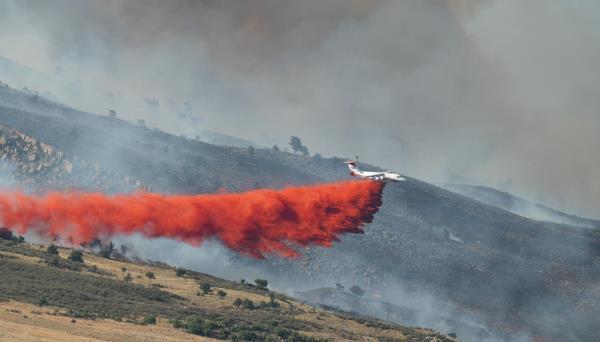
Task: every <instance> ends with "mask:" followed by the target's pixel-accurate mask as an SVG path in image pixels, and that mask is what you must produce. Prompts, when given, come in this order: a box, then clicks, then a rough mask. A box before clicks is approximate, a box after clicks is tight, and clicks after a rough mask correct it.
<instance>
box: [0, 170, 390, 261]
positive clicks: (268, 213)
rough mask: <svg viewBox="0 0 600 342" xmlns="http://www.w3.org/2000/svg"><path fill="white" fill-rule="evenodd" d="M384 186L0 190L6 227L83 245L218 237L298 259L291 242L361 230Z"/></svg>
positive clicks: (326, 239) (258, 253) (256, 251)
mask: <svg viewBox="0 0 600 342" xmlns="http://www.w3.org/2000/svg"><path fill="white" fill-rule="evenodd" d="M382 190H383V184H381V183H376V182H367V181H346V182H338V183H331V184H324V185H316V186H305V187H292V188H287V189H283V190H279V191H276V190H255V191H249V192H244V193H236V194H210V195H161V194H156V193H144V192H140V193H135V194H130V195H115V196H107V195H104V194H101V193H78V192H70V193H59V192H53V193H49V194H47V195H43V196H33V195H27V194H24V193H22V192H5V193H2V194H0V215H2V221H3V224H4V225H5V226H8V227H9V228H11V229H16V230H17V231H19V232H20V233H25V232H29V231H35V232H37V233H41V234H43V235H48V236H50V237H60V238H61V239H66V240H69V241H72V242H73V243H77V244H78V243H84V242H88V241H91V240H93V239H97V238H100V239H103V238H108V237H112V236H115V235H131V234H134V233H140V234H142V235H144V236H146V237H151V238H156V237H166V238H172V239H177V240H181V241H184V242H187V243H189V244H192V245H199V244H201V243H202V242H204V241H206V240H207V239H210V238H217V239H219V240H220V241H222V242H223V244H225V245H226V246H227V247H229V248H230V249H232V250H235V251H238V252H241V253H244V254H247V255H251V256H254V257H257V258H262V257H263V255H264V254H270V253H275V254H279V255H281V256H285V257H296V256H298V255H299V253H298V252H297V251H296V250H295V249H294V247H295V246H302V247H303V246H309V245H318V246H325V247H330V246H331V245H332V242H334V241H337V240H338V237H339V235H340V234H345V233H362V232H363V229H362V228H363V225H364V224H365V223H369V222H371V221H372V219H373V215H374V214H375V213H376V212H377V210H378V209H379V206H380V205H381V194H382Z"/></svg>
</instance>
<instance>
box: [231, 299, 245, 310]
mask: <svg viewBox="0 0 600 342" xmlns="http://www.w3.org/2000/svg"><path fill="white" fill-rule="evenodd" d="M243 302H244V301H242V300H241V299H240V298H236V299H235V300H234V301H233V305H235V306H237V307H238V308H239V307H240V306H242V303H243Z"/></svg>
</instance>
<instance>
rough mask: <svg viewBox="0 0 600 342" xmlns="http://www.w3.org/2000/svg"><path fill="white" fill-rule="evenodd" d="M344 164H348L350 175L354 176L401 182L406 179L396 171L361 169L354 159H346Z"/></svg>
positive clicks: (379, 180)
mask: <svg viewBox="0 0 600 342" xmlns="http://www.w3.org/2000/svg"><path fill="white" fill-rule="evenodd" d="M346 164H347V165H348V169H350V175H351V176H354V177H359V178H362V179H368V180H372V181H378V182H401V181H405V180H406V178H404V177H402V176H401V175H400V174H398V173H396V172H392V171H384V172H377V171H362V170H360V169H359V168H358V167H357V166H356V162H354V161H348V162H346Z"/></svg>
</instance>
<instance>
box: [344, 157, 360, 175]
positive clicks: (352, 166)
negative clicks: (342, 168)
mask: <svg viewBox="0 0 600 342" xmlns="http://www.w3.org/2000/svg"><path fill="white" fill-rule="evenodd" d="M344 164H346V165H348V169H350V174H351V175H354V174H355V173H357V172H360V170H359V169H358V167H357V166H356V161H354V160H348V161H346V162H344Z"/></svg>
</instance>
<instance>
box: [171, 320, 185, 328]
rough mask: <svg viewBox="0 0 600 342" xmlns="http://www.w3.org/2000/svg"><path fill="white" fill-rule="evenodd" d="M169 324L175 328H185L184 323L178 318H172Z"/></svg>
mask: <svg viewBox="0 0 600 342" xmlns="http://www.w3.org/2000/svg"><path fill="white" fill-rule="evenodd" d="M169 324H170V325H171V326H172V327H173V328H175V329H179V328H183V323H182V322H181V320H179V319H177V318H171V319H170V320H169Z"/></svg>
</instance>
